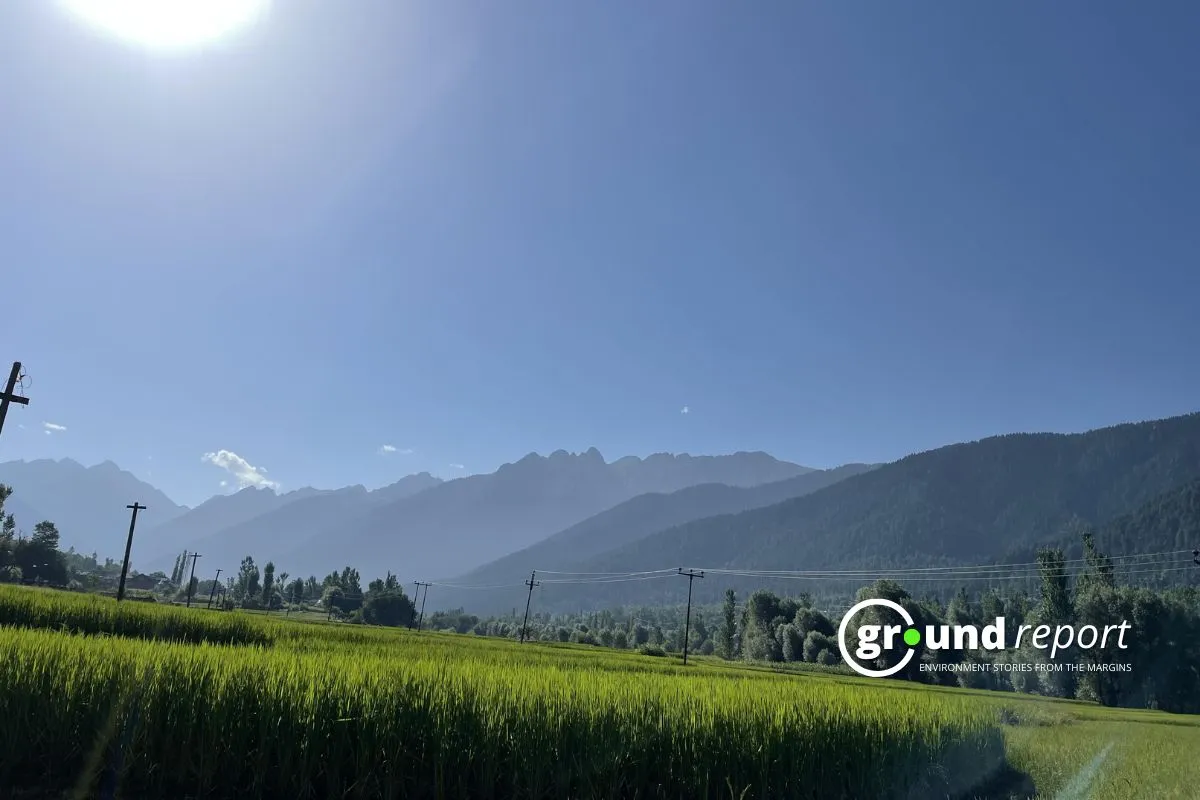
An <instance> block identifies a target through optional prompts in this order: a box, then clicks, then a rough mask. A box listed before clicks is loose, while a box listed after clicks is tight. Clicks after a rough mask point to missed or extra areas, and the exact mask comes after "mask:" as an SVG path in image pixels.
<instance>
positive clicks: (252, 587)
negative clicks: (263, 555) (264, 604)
mask: <svg viewBox="0 0 1200 800" xmlns="http://www.w3.org/2000/svg"><path fill="white" fill-rule="evenodd" d="M258 581H259V575H258V567H257V566H256V565H255V564H254V559H253V558H252V557H251V556H246V557H245V558H243V559H242V565H241V567H239V568H238V574H237V578H236V580H235V581H234V585H233V597H234V599H235V600H237V601H238V602H242V601H245V600H249V599H257V598H258V596H259V595H260V594H262V586H261V585H260V584H259V582H258Z"/></svg>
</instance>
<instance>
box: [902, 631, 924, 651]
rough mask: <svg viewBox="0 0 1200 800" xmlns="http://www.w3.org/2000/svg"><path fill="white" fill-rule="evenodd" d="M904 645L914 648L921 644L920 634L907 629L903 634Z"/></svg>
mask: <svg viewBox="0 0 1200 800" xmlns="http://www.w3.org/2000/svg"><path fill="white" fill-rule="evenodd" d="M904 643H905V644H906V645H908V646H909V647H916V646H917V645H919V644H920V643H921V632H920V631H919V630H917V629H916V628H909V629H908V630H906V631H905V632H904Z"/></svg>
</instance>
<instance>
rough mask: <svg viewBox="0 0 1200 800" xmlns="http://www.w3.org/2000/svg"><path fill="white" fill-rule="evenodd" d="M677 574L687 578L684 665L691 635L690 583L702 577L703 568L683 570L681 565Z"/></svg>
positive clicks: (685, 664)
mask: <svg viewBox="0 0 1200 800" xmlns="http://www.w3.org/2000/svg"><path fill="white" fill-rule="evenodd" d="M679 574H680V575H683V576H685V577H686V578H687V579H688V604H687V617H686V621H685V622H684V623H683V665H684V666H685V667H686V666H687V651H688V639H689V638H691V635H692V583H693V582H694V581H695V580H696V578H703V577H704V570H700V571H699V572H697V571H696V570H694V569H689V570H688V571H687V572H684V570H683V567H680V568H679Z"/></svg>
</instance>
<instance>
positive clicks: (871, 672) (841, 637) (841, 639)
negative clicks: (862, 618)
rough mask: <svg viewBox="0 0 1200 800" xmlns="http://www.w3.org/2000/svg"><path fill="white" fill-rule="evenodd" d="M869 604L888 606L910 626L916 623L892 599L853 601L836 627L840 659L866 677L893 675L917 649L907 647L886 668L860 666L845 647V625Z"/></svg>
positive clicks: (906, 662)
mask: <svg viewBox="0 0 1200 800" xmlns="http://www.w3.org/2000/svg"><path fill="white" fill-rule="evenodd" d="M871 606H883V607H884V608H890V609H891V610H892V611H895V612H896V613H897V614H899V615H900V616H901V617H902V618H903V619H904V621H905V622H907V623H908V626H909V627H910V628H911V627H914V626H915V625H916V623H915V622H913V618H912V616H911V615H909V613H908V612H907V611H905V610H904V606H902V605H900V604H899V603H896V602H894V601H892V600H884V599H882V598H881V599H879V600H863V601H862V602H860V603H855V604H854V606H852V607H851V608H850V610H849V611H847V612H846V616H844V617H842V624H841V625H840V626H839V627H838V649H839V650H841V651H842V660H843V661H845V662H846V664H848V665H849V666H850V669H852V670H854V671H855V672H857V673H858V674H859V675H866V676H867V677H868V678H887V677H889V676H891V675H895V674H896V673H897V672H899V671H900V670H902V669H904V668H905V667H907V666H908V662H909V661H912V657H913V655H914V654H915V653H916V652H917V651H916V650H914V649H912V648H909V651H908V652H907V653H906V654H905V655H904V658H902V659H900V663H899V664H896V665H895V666H893V667H888V668H887V669H867V668H866V667H863V666H860V665H859V664H858V662H857V661H855V660H854V659H853V658H851V657H850V652H849V651H848V650H847V649H846V626H847V625H849V624H850V620H851V619H853V618H854V616H855V615H856V614H858V612H860V611H862V610H863V609H864V608H870V607H871Z"/></svg>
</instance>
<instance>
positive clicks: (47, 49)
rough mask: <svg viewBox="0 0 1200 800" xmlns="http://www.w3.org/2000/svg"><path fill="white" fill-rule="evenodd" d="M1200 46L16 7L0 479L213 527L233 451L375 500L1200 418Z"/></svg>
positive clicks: (4, 27) (927, 12) (755, 10)
mask: <svg viewBox="0 0 1200 800" xmlns="http://www.w3.org/2000/svg"><path fill="white" fill-rule="evenodd" d="M1196 30H1200V5H1197V4H1195V3H1190V2H1176V3H1170V2H1165V1H1164V2H1158V3H1153V4H1150V5H1144V6H1139V7H1136V8H1135V7H1134V6H1133V5H1131V4H1128V3H1096V2H1088V3H1083V2H1059V3H1053V4H1044V3H1031V2H1018V3H992V4H980V3H927V4H907V3H905V4H901V3H892V2H882V1H881V2H863V3H801V2H793V0H787V1H786V2H783V1H781V2H766V1H765V0H764V1H763V2H759V3H755V4H753V5H752V6H744V5H742V6H739V5H736V4H729V3H717V2H707V1H704V2H698V1H697V0H688V1H687V2H683V0H663V2H656V3H650V4H647V3H633V2H581V3H562V2H552V1H551V0H545V1H544V2H542V1H539V2H518V3H434V2H424V3H397V2H393V1H392V0H360V1H359V2H355V3H333V2H295V3H286V4H284V3H278V2H277V3H276V4H275V7H274V8H273V9H272V12H271V14H270V15H269V16H268V17H267V18H266V19H264V20H263V21H262V22H261V23H260V24H259V25H258V26H256V27H255V28H253V29H252V30H250V31H248V32H246V33H245V34H244V35H242V36H240V37H237V38H235V39H232V40H229V41H228V42H225V43H223V45H222V46H214V47H211V48H208V49H205V50H202V51H197V52H189V53H174V54H150V53H147V52H145V51H142V50H139V49H136V48H132V47H129V46H128V45H127V44H125V43H122V42H120V41H117V40H114V39H112V38H106V37H104V36H101V35H98V34H96V33H95V32H94V31H92V30H90V29H88V28H86V27H83V26H81V25H79V24H78V23H77V22H76V21H74V20H72V19H70V18H68V17H67V16H65V15H64V14H63V13H62V12H61V10H60V9H59V8H58V6H56V5H55V4H53V3H46V2H40V1H36V0H9V1H8V2H5V3H4V4H3V6H2V7H0V75H3V76H4V77H3V79H0V108H2V109H3V137H2V138H3V147H0V185H2V186H3V189H2V190H0V220H3V223H2V228H3V236H2V237H0V247H2V248H3V249H2V250H0V263H3V264H4V267H3V282H2V286H3V295H4V298H5V303H4V306H5V325H4V346H3V349H2V350H0V359H3V360H6V361H11V360H14V359H20V360H22V361H23V362H24V363H25V364H26V369H27V371H28V373H29V375H30V377H31V379H32V383H31V385H30V386H29V389H28V394H29V396H30V397H31V398H32V402H31V405H30V406H29V407H28V408H26V409H15V410H13V411H12V412H11V413H10V415H9V421H8V424H7V425H6V428H5V431H4V434H3V439H2V441H0V459H5V460H7V459H10V458H39V457H64V456H69V457H72V458H75V459H77V460H80V461H82V462H84V463H88V464H90V463H95V462H98V461H101V460H104V459H112V460H114V461H116V462H117V463H118V464H120V465H122V466H123V467H125V468H127V469H129V470H131V471H133V472H135V473H136V474H137V475H139V477H143V478H148V479H149V480H150V481H151V482H153V483H154V484H155V485H157V486H159V487H160V488H162V489H163V490H164V491H166V492H167V493H168V494H169V495H171V496H172V497H173V498H175V499H176V500H177V501H178V502H183V503H188V504H194V503H197V502H199V501H201V500H202V499H204V498H205V497H207V496H208V495H210V494H212V493H214V492H217V491H222V488H221V487H220V486H219V482H220V481H221V480H226V481H227V482H228V484H229V486H228V487H226V488H230V487H232V486H233V485H235V484H236V479H235V478H233V477H232V476H231V475H230V474H228V472H227V471H225V470H223V469H221V468H220V467H219V466H217V465H214V464H212V463H206V462H205V461H204V460H203V458H202V457H203V456H204V454H206V453H220V451H222V450H224V451H228V452H230V453H236V454H237V455H238V456H239V457H241V458H243V459H245V460H246V461H248V462H249V463H250V464H253V465H255V466H257V467H261V468H264V469H266V470H267V473H266V475H267V477H268V478H269V479H270V480H273V481H277V482H279V483H280V484H282V486H283V487H284V488H285V489H288V488H297V487H299V486H303V485H306V484H312V485H317V486H323V487H330V486H340V485H346V484H353V483H363V484H366V485H368V486H372V487H373V486H378V485H382V484H385V483H388V482H390V481H392V480H395V479H396V478H398V477H399V476H401V475H403V474H407V473H409V472H414V471H418V470H429V471H431V472H434V473H435V474H439V475H442V476H446V477H449V476H451V475H456V474H465V473H469V472H486V471H491V470H493V469H495V468H496V467H497V466H498V465H499V464H501V463H503V462H505V461H511V460H515V459H517V458H519V457H520V456H522V455H523V454H525V453H527V452H529V451H534V450H536V451H539V452H542V453H548V452H550V451H552V450H555V449H558V448H564V449H568V450H584V449H586V448H588V447H590V446H593V445H594V446H596V447H598V448H599V449H600V450H601V452H603V453H604V454H605V456H606V457H608V458H609V459H610V460H612V459H615V458H617V457H619V456H622V455H627V454H635V455H646V454H649V453H652V452H656V451H672V452H682V451H687V452H691V453H721V452H732V451H735V450H757V449H762V450H767V451H769V452H771V453H773V454H775V455H776V456H778V457H781V458H787V459H790V460H794V461H797V462H800V463H804V464H808V465H813V466H832V465H835V464H838V463H842V462H846V461H882V460H890V459H894V458H898V457H900V456H903V455H905V454H907V453H909V452H912V451H916V450H924V449H929V448H932V447H936V446H940V445H943V444H947V443H951V442H955V441H961V440H970V439H975V438H979V437H983V436H987V435H991V434H995V433H1005V432H1012V431H1025V430H1057V431H1072V430H1084V429H1087V428H1092V427H1097V426H1102V425H1106V424H1111V423H1116V422H1121V421H1127V420H1135V419H1144V418H1151V417H1161V416H1170V415H1174V414H1179V413H1185V412H1189V411H1192V410H1196V409H1197V408H1198V407H1200V400H1197V398H1198V397H1200V372H1198V371H1197V370H1196V369H1195V363H1196V344H1197V342H1200V315H1197V313H1196V301H1197V298H1198V297H1200V271H1198V264H1200V259H1198V256H1200V225H1198V224H1197V223H1196V220H1197V219H1200V199H1198V194H1197V186H1198V185H1200V184H1198V181H1197V179H1198V178H1200V104H1198V103H1197V102H1196V98H1197V97H1200V50H1197V49H1196V48H1195V47H1194V34H1195V31H1196ZM6 371H7V369H6ZM684 406H687V407H688V409H689V413H686V414H684V413H681V410H682V409H683V407H684ZM46 422H51V423H54V424H56V425H60V426H64V427H65V428H66V430H64V431H56V432H53V433H50V434H47V433H45V432H44V430H43V423H46ZM19 426H23V427H19ZM382 445H391V446H393V447H394V448H396V452H392V453H388V454H384V455H381V454H380V453H379V449H380V447H381V446H382ZM406 451H411V452H406ZM215 460H217V461H221V462H223V463H231V460H230V458H229V457H228V456H226V457H223V458H222V457H218V458H216V459H215ZM451 465H461V467H462V469H459V468H457V467H452V466H451Z"/></svg>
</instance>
